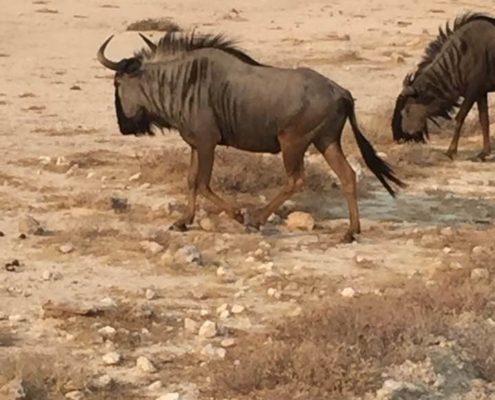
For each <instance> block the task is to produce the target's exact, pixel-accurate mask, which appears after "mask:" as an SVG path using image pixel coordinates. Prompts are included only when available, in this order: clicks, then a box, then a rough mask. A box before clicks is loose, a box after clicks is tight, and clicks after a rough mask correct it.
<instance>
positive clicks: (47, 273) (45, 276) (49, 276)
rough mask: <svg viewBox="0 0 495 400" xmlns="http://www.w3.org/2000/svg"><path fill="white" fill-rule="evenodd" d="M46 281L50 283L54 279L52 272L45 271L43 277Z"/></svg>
mask: <svg viewBox="0 0 495 400" xmlns="http://www.w3.org/2000/svg"><path fill="white" fill-rule="evenodd" d="M41 277H42V278H43V280H44V281H50V280H51V279H52V277H53V273H52V271H43V274H42V275H41Z"/></svg>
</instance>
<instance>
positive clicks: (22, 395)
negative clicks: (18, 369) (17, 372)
mask: <svg viewBox="0 0 495 400" xmlns="http://www.w3.org/2000/svg"><path fill="white" fill-rule="evenodd" d="M4 396H5V397H4ZM0 398H1V399H5V400H7V399H8V400H23V399H26V398H27V397H26V392H25V390H24V382H23V381H22V379H20V378H16V379H14V380H12V381H10V382H8V383H7V384H6V385H4V386H2V387H1V388H0Z"/></svg>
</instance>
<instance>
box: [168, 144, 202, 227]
mask: <svg viewBox="0 0 495 400" xmlns="http://www.w3.org/2000/svg"><path fill="white" fill-rule="evenodd" d="M187 186H188V190H189V193H188V198H187V209H186V212H185V213H184V215H183V216H182V217H181V218H180V219H179V220H177V221H176V222H174V224H173V225H172V226H171V229H173V230H177V231H182V232H183V231H185V230H187V225H191V224H192V223H193V221H194V215H195V214H196V197H197V189H198V152H197V151H196V150H195V149H193V148H191V162H190V166H189V173H188V176H187Z"/></svg>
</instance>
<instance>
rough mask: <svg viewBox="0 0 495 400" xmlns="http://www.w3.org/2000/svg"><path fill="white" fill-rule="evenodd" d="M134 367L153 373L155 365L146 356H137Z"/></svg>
mask: <svg viewBox="0 0 495 400" xmlns="http://www.w3.org/2000/svg"><path fill="white" fill-rule="evenodd" d="M136 368H137V369H139V370H140V371H142V372H146V373H153V372H156V367H155V366H154V365H153V363H152V362H151V361H150V360H149V359H148V358H146V357H138V359H137V361H136Z"/></svg>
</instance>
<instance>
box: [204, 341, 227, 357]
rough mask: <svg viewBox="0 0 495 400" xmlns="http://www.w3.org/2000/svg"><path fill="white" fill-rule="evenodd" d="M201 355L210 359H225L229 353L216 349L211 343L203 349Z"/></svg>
mask: <svg viewBox="0 0 495 400" xmlns="http://www.w3.org/2000/svg"><path fill="white" fill-rule="evenodd" d="M201 355H203V356H206V357H210V358H221V359H223V358H225V356H226V355H227V351H226V350H225V349H222V348H219V347H215V346H213V345H212V344H211V343H209V344H207V345H206V346H205V347H203V349H202V350H201Z"/></svg>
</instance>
